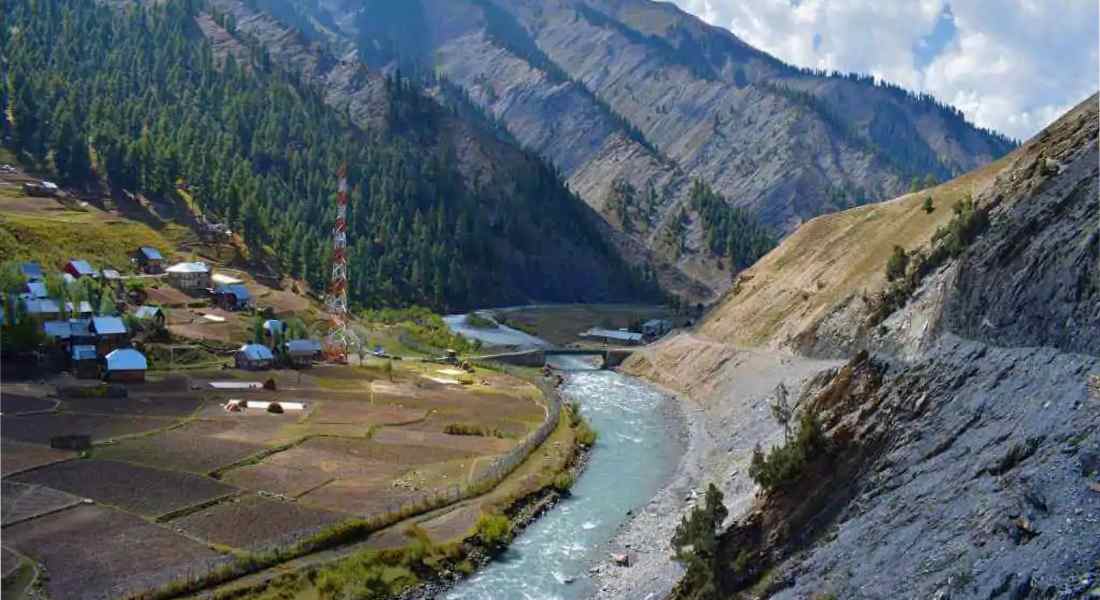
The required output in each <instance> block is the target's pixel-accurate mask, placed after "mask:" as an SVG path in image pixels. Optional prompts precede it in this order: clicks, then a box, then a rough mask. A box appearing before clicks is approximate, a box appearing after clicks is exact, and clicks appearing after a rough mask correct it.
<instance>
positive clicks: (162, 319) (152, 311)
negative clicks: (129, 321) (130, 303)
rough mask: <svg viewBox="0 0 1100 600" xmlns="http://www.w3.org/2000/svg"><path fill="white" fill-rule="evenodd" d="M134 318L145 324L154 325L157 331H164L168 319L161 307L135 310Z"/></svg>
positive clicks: (146, 307) (140, 307)
mask: <svg viewBox="0 0 1100 600" xmlns="http://www.w3.org/2000/svg"><path fill="white" fill-rule="evenodd" d="M134 318H136V319H137V320H139V321H141V322H143V323H152V325H153V326H154V327H156V328H157V329H164V325H165V323H167V321H168V319H167V317H166V316H165V314H164V310H163V309H161V308H160V307H159V306H139V307H137V309H136V310H134Z"/></svg>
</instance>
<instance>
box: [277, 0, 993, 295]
mask: <svg viewBox="0 0 1100 600" xmlns="http://www.w3.org/2000/svg"><path fill="white" fill-rule="evenodd" d="M287 4H289V5H290V6H292V7H294V9H295V10H296V11H297V12H296V13H295V14H296V15H297V16H296V17H294V18H292V19H291V20H293V21H295V22H297V23H299V24H300V26H301V27H303V28H306V29H308V30H310V31H312V32H313V34H314V35H316V36H317V38H318V39H324V40H326V41H327V42H328V43H331V44H334V45H336V46H338V47H340V48H342V49H343V50H344V51H346V52H348V53H349V55H351V54H354V55H356V56H360V57H362V58H363V59H365V60H367V61H369V62H371V63H372V64H374V65H376V66H388V67H393V66H394V65H399V64H403V65H407V68H419V69H421V70H426V71H429V72H431V73H432V74H433V75H437V76H442V77H446V78H447V79H449V80H450V81H451V82H453V83H454V84H457V85H458V86H460V87H461V88H462V89H463V90H464V91H465V92H466V93H467V94H468V95H469V98H470V99H471V100H472V101H473V102H474V103H476V104H477V105H478V106H479V107H481V109H483V110H484V111H485V112H486V113H487V114H489V115H490V116H491V117H492V118H494V119H496V120H499V121H500V122H501V123H502V124H503V126H504V127H505V128H506V129H507V131H508V132H509V133H510V134H511V135H512V136H514V137H515V139H516V140H518V141H519V142H520V143H521V144H523V145H524V146H526V147H529V148H531V149H533V150H535V151H536V152H538V153H539V154H540V155H541V156H543V157H544V158H546V159H547V160H549V161H550V162H551V163H553V164H554V165H555V166H556V167H557V168H558V169H559V170H560V171H561V172H562V173H563V175H564V176H565V177H566V178H567V180H568V182H569V185H570V187H571V188H572V189H573V190H575V191H576V192H577V193H578V194H580V196H581V197H582V198H584V200H585V201H586V202H587V203H588V204H589V205H590V206H592V207H593V208H594V209H596V210H597V211H598V212H599V213H600V214H601V215H602V216H603V217H604V218H605V219H606V220H607V221H608V223H610V224H611V226H612V227H613V228H614V229H615V230H616V231H617V232H619V234H620V236H618V238H619V239H620V245H621V246H623V247H632V248H633V249H637V247H641V248H643V249H645V250H647V251H649V253H650V254H649V257H650V258H651V259H653V260H655V261H656V262H657V263H658V264H659V265H662V266H663V267H664V268H663V269H661V273H662V274H663V275H664V276H665V278H666V280H667V279H669V277H670V275H671V273H673V272H679V273H680V274H682V275H685V276H687V277H688V278H690V279H691V280H694V281H695V282H697V283H699V284H701V285H702V286H704V288H703V289H699V288H697V287H696V288H695V289H682V288H683V286H682V285H681V286H680V288H681V289H680V291H682V292H684V294H685V295H687V296H702V297H709V296H711V295H713V294H717V293H720V292H721V291H723V290H725V289H726V288H727V287H728V286H729V281H730V276H729V273H730V271H731V270H734V269H735V265H734V263H735V261H733V260H731V258H730V257H729V256H721V255H717V253H715V252H714V251H713V250H712V249H711V248H710V247H709V245H708V244H707V242H706V235H705V232H706V230H707V225H706V223H704V222H702V221H703V219H702V218H701V215H700V214H698V212H697V210H696V207H694V206H692V203H691V202H690V201H689V192H690V188H691V184H692V182H693V181H694V180H696V179H698V180H701V181H703V182H706V183H707V184H709V185H710V186H711V187H713V188H714V189H716V190H717V191H718V192H720V193H721V194H723V195H724V196H725V197H726V198H727V199H728V201H729V202H730V204H731V205H734V206H738V207H742V208H746V209H749V210H750V211H751V212H752V213H753V214H755V215H757V216H758V218H760V219H761V220H762V221H763V222H764V223H765V224H767V225H769V226H771V227H772V228H774V229H775V230H776V231H777V232H778V233H785V232H789V231H792V230H794V229H795V228H797V227H798V225H799V224H800V223H802V222H803V221H805V220H807V219H809V218H812V217H814V216H817V215H820V214H824V213H828V212H833V211H836V210H840V209H844V208H847V207H850V206H853V205H856V204H862V203H866V202H868V201H871V200H878V199H882V198H889V197H893V196H896V195H897V194H898V193H900V192H902V191H903V190H905V189H908V188H909V186H910V182H911V180H912V179H913V178H914V177H916V178H921V179H922V180H923V179H924V178H925V177H927V176H931V177H933V178H935V179H938V180H941V181H942V180H946V179H949V178H950V177H952V176H955V175H959V174H961V173H964V172H966V171H969V170H971V169H973V168H975V167H978V166H980V165H983V164H985V163H988V162H989V161H991V160H993V159H995V158H997V157H999V156H1001V155H1002V154H1004V153H1005V152H1006V151H1008V150H1010V149H1011V147H1012V143H1011V142H1010V141H1008V140H1006V139H1004V138H1002V137H1000V136H997V135H995V134H992V133H990V132H987V131H981V130H978V129H976V128H975V127H973V126H971V125H970V124H968V123H966V122H965V120H964V119H963V118H962V116H961V114H959V113H958V112H957V111H955V110H953V109H951V108H949V107H945V106H942V105H939V104H938V103H936V102H935V101H934V100H933V99H931V98H928V97H920V96H915V95H912V94H909V93H907V92H905V91H903V90H901V89H899V88H896V87H892V86H888V85H882V84H881V83H879V82H875V81H872V80H871V79H870V78H865V77H858V76H841V75H838V74H826V73H818V72H809V71H804V70H798V69H794V68H792V67H790V66H788V65H785V64H783V63H781V62H779V61H777V60H776V59H774V58H773V57H771V56H769V55H767V54H765V53H762V52H760V51H758V50H755V49H754V48H752V47H750V46H748V45H746V44H745V43H743V42H742V41H741V40H739V39H737V38H736V37H735V36H734V35H733V34H731V33H730V32H728V31H725V30H723V29H720V28H716V27H711V26H708V25H706V24H705V23H703V22H701V21H699V20H698V19H696V18H694V17H692V16H690V15H688V14H686V13H683V12H682V11H680V10H678V9H677V8H675V7H674V6H673V5H671V4H667V3H656V2H651V1H649V0H507V1H505V0H415V1H410V2H406V3H402V7H401V8H397V7H395V6H394V5H393V4H392V3H387V2H380V1H369V2H366V3H364V2H348V1H346V0H323V1H319V2H315V1H311V2H307V1H305V0H288V2H287V3H284V4H283V5H284V6H285V5H287ZM411 65H416V66H417V67H412V66H411ZM627 240H629V241H632V242H635V244H633V246H631V245H629V244H627ZM632 254H633V253H632ZM643 257H644V254H643V256H638V257H637V258H638V260H641V259H642V258H643ZM666 285H667V286H668V287H670V288H674V289H675V288H676V286H677V285H678V284H676V283H674V282H672V281H666ZM699 292H703V293H701V294H700V293H699Z"/></svg>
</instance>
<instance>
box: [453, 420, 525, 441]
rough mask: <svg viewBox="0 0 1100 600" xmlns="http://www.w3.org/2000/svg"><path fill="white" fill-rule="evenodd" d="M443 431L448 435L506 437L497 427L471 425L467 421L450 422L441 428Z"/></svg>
mask: <svg viewBox="0 0 1100 600" xmlns="http://www.w3.org/2000/svg"><path fill="white" fill-rule="evenodd" d="M443 433H446V434H448V435H470V436H479V437H495V438H501V439H504V438H507V437H509V436H508V435H507V434H506V433H504V432H503V431H501V430H499V429H492V428H490V427H482V426H480V425H471V424H469V423H451V424H450V425H447V426H446V427H444V428H443Z"/></svg>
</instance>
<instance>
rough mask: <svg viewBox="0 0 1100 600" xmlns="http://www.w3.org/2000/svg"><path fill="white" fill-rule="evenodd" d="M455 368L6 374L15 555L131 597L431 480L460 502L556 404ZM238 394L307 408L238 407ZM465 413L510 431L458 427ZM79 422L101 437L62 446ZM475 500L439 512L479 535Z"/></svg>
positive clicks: (375, 514)
mask: <svg viewBox="0 0 1100 600" xmlns="http://www.w3.org/2000/svg"><path fill="white" fill-rule="evenodd" d="M438 369H439V368H438V367H435V366H432V365H425V364H419V363H416V364H414V363H411V362H410V363H409V364H407V365H404V366H402V367H401V368H400V369H399V370H397V373H396V375H395V376H394V377H392V378H390V377H388V376H384V371H383V370H382V369H381V368H379V366H378V365H375V366H372V367H366V368H359V367H322V368H317V369H313V370H310V371H308V372H301V373H299V372H284V371H276V372H271V373H265V374H263V375H262V379H267V378H268V377H270V378H272V379H273V380H274V381H275V382H276V388H277V389H276V390H263V389H260V390H232V389H229V390H227V389H218V388H215V387H214V386H212V385H211V383H212V382H216V381H230V382H249V381H255V380H258V379H260V378H259V377H257V376H256V375H255V374H251V373H245V372H238V371H232V370H222V371H212V372H208V373H203V372H193V373H192V374H191V375H190V376H186V377H185V376H182V375H169V376H157V375H153V376H151V377H150V381H149V382H148V383H144V384H127V385H126V386H125V387H126V392H127V393H126V394H125V396H123V397H112V398H108V397H99V396H98V395H92V396H91V397H88V396H89V395H87V394H81V393H78V392H77V391H75V388H73V387H70V386H72V382H71V380H68V379H67V378H65V377H59V378H58V380H57V381H56V382H52V384H50V383H48V384H47V385H44V386H42V385H39V386H37V387H33V386H32V387H27V386H26V385H24V387H22V388H18V389H16V388H11V390H12V393H9V392H8V388H6V387H5V388H0V397H3V412H4V415H3V417H0V420H2V424H0V426H2V432H3V438H2V445H3V448H2V451H3V475H4V478H3V498H4V506H3V523H4V526H5V529H4V539H3V547H4V549H5V552H4V554H5V556H9V555H10V556H17V554H16V553H18V554H19V555H25V556H28V557H30V558H31V559H32V560H33V561H35V562H37V563H39V565H40V566H41V569H42V572H45V573H47V574H48V576H49V577H48V580H47V581H46V587H47V590H48V591H49V593H50V594H51V595H52V596H53V597H57V598H98V597H119V596H124V595H127V594H131V593H134V592H139V591H142V590H148V589H151V588H157V587H161V586H165V585H167V584H169V583H170V582H173V581H176V580H178V579H180V578H181V577H195V576H199V575H201V574H203V573H205V572H207V571H209V570H210V569H212V568H214V567H216V566H217V565H222V564H228V563H230V562H232V560H234V556H233V555H234V553H236V554H239V553H242V552H243V553H249V552H253V553H255V552H264V551H267V550H270V549H272V548H277V547H291V546H293V545H294V544H297V543H299V542H302V541H303V540H307V539H311V538H312V537H313V536H318V535H321V534H323V532H325V531H326V530H328V529H329V528H332V527H335V526H339V525H340V524H342V523H348V522H350V521H351V520H353V519H364V518H379V517H382V516H384V515H387V514H390V513H394V512H396V511H401V514H406V513H405V512H404V511H406V510H407V505H408V504H409V503H410V502H415V501H422V499H423V498H424V497H425V494H441V495H443V497H445V498H450V497H453V498H454V499H455V500H457V499H458V491H459V489H460V487H461V486H463V485H464V484H466V483H467V482H468V480H469V477H470V475H471V473H475V472H477V466H478V464H479V463H481V464H485V461H486V460H488V459H491V458H493V457H496V456H499V455H501V454H503V453H505V452H507V451H508V450H509V449H511V448H512V447H514V446H515V445H516V444H518V443H519V441H520V440H521V439H522V438H523V436H525V435H526V434H527V433H528V432H529V431H532V430H534V429H535V428H536V427H538V425H539V424H540V423H541V421H542V419H543V418H544V415H545V409H544V407H543V405H542V403H543V400H542V399H541V393H540V392H539V391H538V390H537V388H535V387H534V386H532V385H531V384H528V383H525V382H522V381H519V380H515V379H512V378H510V377H508V376H505V375H502V374H500V373H495V372H491V371H484V372H479V373H477V374H476V381H475V382H474V383H473V384H471V385H465V386H462V385H441V384H439V383H436V382H433V381H432V380H431V379H430V378H431V377H435V378H437V379H438V378H440V377H439V376H438V375H437V373H436V371H437V370H438ZM28 390H29V391H28ZM47 396H51V397H47ZM230 400H239V401H243V402H246V403H247V402H253V403H264V404H263V405H264V406H266V403H269V402H278V403H281V404H283V405H284V406H288V407H292V406H301V410H293V409H287V410H285V411H284V412H283V413H281V414H274V413H270V412H267V411H266V410H263V409H260V408H247V409H245V410H243V411H240V412H231V411H229V410H227V409H226V408H225V405H226V403H227V402H228V401H230ZM28 412H29V413H31V414H22V413H28ZM453 423H476V424H478V425H479V426H482V427H484V428H485V430H486V431H494V430H500V431H508V432H509V434H508V435H506V436H487V437H481V436H476V435H464V436H459V435H449V434H447V433H445V431H444V430H445V429H446V427H447V425H448V424H453ZM72 435H87V436H90V438H91V441H92V443H93V446H92V448H91V449H90V450H87V451H83V452H76V451H66V450H58V449H55V448H51V447H50V444H51V443H52V442H53V441H54V440H55V438H57V437H58V436H72ZM450 495H453V496H450ZM473 506H474V505H469V504H467V505H465V506H464V507H463V508H462V510H458V511H456V512H455V513H454V514H450V513H447V512H444V513H443V514H444V515H448V516H446V517H445V518H444V517H441V516H438V515H436V516H433V517H432V521H433V522H436V521H438V522H440V523H443V524H445V527H444V526H442V525H441V526H439V527H435V528H434V529H433V530H438V531H442V532H447V533H448V535H449V536H458V535H462V534H463V532H465V531H468V530H469V529H470V528H471V527H472V526H473V525H474V523H475V522H476V520H477V517H478V515H479V514H480V510H477V509H476V508H472V507H473ZM399 537H400V536H399ZM134 540H141V541H142V543H141V544H134V543H133V542H134ZM14 560H16V561H17V559H14ZM17 563H18V561H17ZM13 569H14V567H13ZM20 572H23V571H20ZM13 577H14V575H13Z"/></svg>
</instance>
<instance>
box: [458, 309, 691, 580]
mask: <svg viewBox="0 0 1100 600" xmlns="http://www.w3.org/2000/svg"><path fill="white" fill-rule="evenodd" d="M448 319H449V320H448V323H449V324H451V325H452V327H453V328H454V329H455V330H456V331H458V332H459V333H462V334H463V335H468V336H469V337H478V338H479V339H482V340H483V341H484V342H486V343H488V339H486V338H485V337H483V334H485V333H488V334H490V335H492V339H494V340H501V339H508V340H509V341H506V342H501V341H494V343H496V344H501V343H505V344H510V345H525V344H527V343H529V342H523V343H517V340H519V339H522V338H521V337H518V336H513V335H512V334H511V333H509V332H510V331H515V330H506V329H507V328H502V329H505V331H502V330H499V329H492V330H469V329H468V328H465V327H462V325H464V322H462V321H461V319H459V320H457V321H456V320H455V319H454V318H452V317H448ZM456 325H458V326H456ZM515 333H517V334H519V336H525V337H528V338H529V337H530V336H527V334H524V333H522V332H515ZM533 339H534V340H537V342H538V343H539V344H544V342H542V340H538V338H533ZM555 360H559V361H562V362H560V363H559V365H558V366H561V367H565V368H568V369H571V370H569V371H567V372H566V374H565V378H566V383H565V386H564V387H563V388H562V395H563V398H564V400H566V401H574V400H575V401H577V402H579V403H580V404H581V406H582V413H583V414H584V415H585V416H586V417H587V418H588V419H589V422H590V423H591V424H592V426H593V428H595V429H596V431H597V432H598V433H599V439H598V441H597V442H596V446H595V448H593V449H592V452H591V454H590V456H589V462H588V465H587V467H586V468H585V470H584V471H583V472H582V473H581V476H580V477H579V478H578V479H577V482H576V484H575V485H574V487H573V490H572V492H573V493H572V496H571V497H569V498H566V499H565V500H563V501H562V502H561V503H559V504H558V505H557V506H556V507H555V508H553V509H552V510H550V511H549V512H547V513H546V514H545V515H543V516H542V517H541V518H540V519H539V520H537V521H536V522H535V523H533V524H532V525H531V526H530V527H529V528H528V529H527V530H526V531H524V532H523V533H522V534H521V535H520V536H519V537H518V538H517V539H516V540H515V541H514V542H513V544H512V546H511V547H510V548H509V549H508V550H507V551H506V552H505V553H504V555H503V556H501V557H500V558H498V559H497V560H495V561H493V562H492V563H490V564H489V565H488V566H487V567H485V568H484V569H483V570H481V571H480V572H478V573H477V574H475V575H474V576H473V577H471V578H470V579H468V580H466V581H464V582H463V583H461V584H459V585H458V586H457V587H456V588H455V589H454V590H452V591H451V592H449V593H448V594H447V595H446V598H447V599H448V600H512V599H521V600H558V599H561V600H573V599H580V598H586V597H589V596H591V595H592V593H593V592H594V591H595V590H594V588H593V585H592V582H591V580H590V579H589V575H588V570H589V569H590V568H591V567H593V566H595V565H597V564H601V563H606V562H607V559H608V555H607V550H606V547H605V545H606V544H607V542H609V541H610V540H611V539H612V537H613V536H614V535H615V532H616V530H617V529H618V527H619V526H620V525H621V524H622V523H623V522H624V521H625V520H626V519H627V512H628V511H630V510H638V509H639V508H641V507H642V506H644V505H645V504H646V503H647V502H648V501H649V500H650V499H651V498H652V497H653V496H654V495H655V494H656V493H657V491H658V490H659V489H660V488H661V486H662V485H663V484H664V482H665V481H667V480H668V478H669V477H670V476H671V474H672V472H673V471H674V470H675V469H676V466H677V463H678V461H679V457H680V455H681V454H682V452H683V449H682V441H681V437H680V434H679V431H678V429H677V425H678V424H669V423H667V422H666V417H665V415H666V412H667V411H666V408H667V407H666V406H665V403H667V402H670V401H671V399H669V398H668V397H666V396H664V395H663V394H661V393H659V392H657V391H656V390H655V389H653V388H651V387H649V386H648V385H646V384H644V383H642V382H641V381H639V380H637V379H634V378H632V377H627V376H624V375H620V374H618V373H614V372H611V371H597V370H592V369H591V367H590V366H589V365H587V364H586V363H584V362H583V361H581V360H578V359H575V358H566V357H561V358H559V359H555ZM667 543H668V542H667V540H654V541H653V544H654V548H653V549H652V550H654V551H655V550H656V549H657V547H659V546H660V547H663V546H664V545H667Z"/></svg>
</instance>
